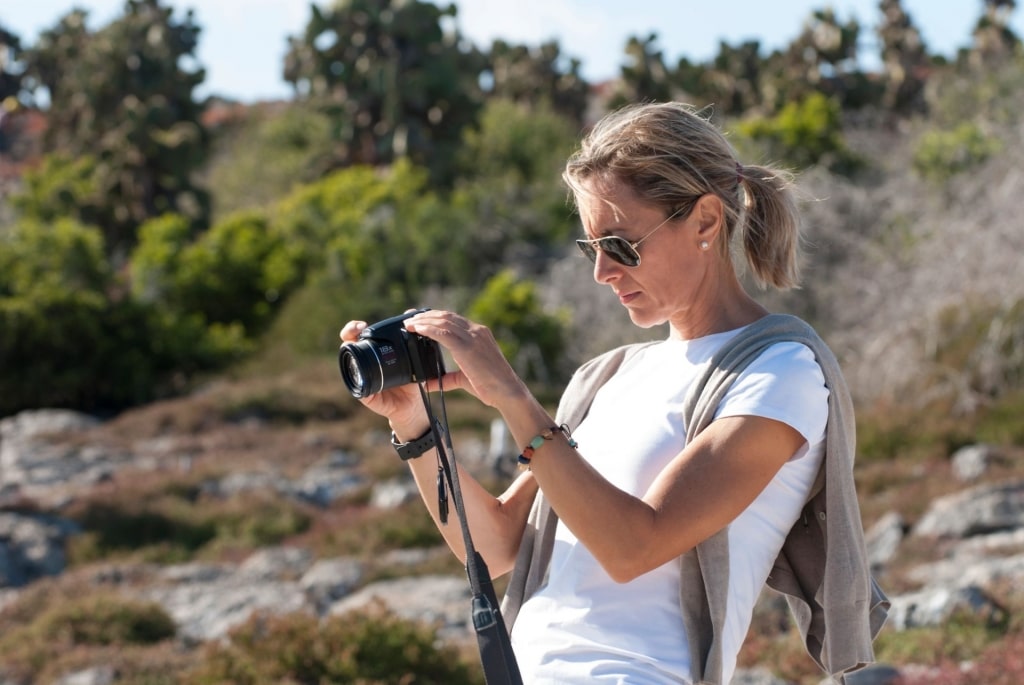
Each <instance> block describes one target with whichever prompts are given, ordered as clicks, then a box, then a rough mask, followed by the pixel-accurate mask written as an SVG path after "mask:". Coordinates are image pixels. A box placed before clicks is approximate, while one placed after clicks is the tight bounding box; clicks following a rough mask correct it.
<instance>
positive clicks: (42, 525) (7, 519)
mask: <svg viewBox="0 0 1024 685" xmlns="http://www.w3.org/2000/svg"><path fill="white" fill-rule="evenodd" d="M77 530H78V528H77V526H75V524H73V523H72V522H70V521H66V520H63V519H57V518H53V517H47V516H39V515H25V514H15V513H5V512H0V587H20V586H22V585H26V584H28V583H30V582H32V581H34V580H37V579H39V578H42V577H44V576H55V575H58V574H60V573H62V572H63V571H64V567H65V564H66V558H65V555H64V543H65V540H66V539H67V537H68V536H69V535H71V534H73V533H74V532H76V531H77Z"/></svg>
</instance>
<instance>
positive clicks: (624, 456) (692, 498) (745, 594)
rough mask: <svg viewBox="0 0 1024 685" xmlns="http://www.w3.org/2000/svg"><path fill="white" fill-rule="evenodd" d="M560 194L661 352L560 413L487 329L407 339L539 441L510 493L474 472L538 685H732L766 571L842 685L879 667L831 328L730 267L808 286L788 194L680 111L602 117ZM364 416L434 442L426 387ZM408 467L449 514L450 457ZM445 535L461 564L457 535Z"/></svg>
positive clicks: (480, 516) (606, 370) (668, 107)
mask: <svg viewBox="0 0 1024 685" xmlns="http://www.w3.org/2000/svg"><path fill="white" fill-rule="evenodd" d="M563 177H564V179H565V181H566V183H567V184H568V186H569V188H570V189H571V191H572V193H573V196H574V199H575V201H576V205H577V208H578V210H579V214H580V218H581V221H582V224H583V228H584V231H585V233H586V237H585V238H583V239H581V240H578V241H577V244H578V246H579V247H580V249H581V250H582V252H583V254H584V255H585V256H586V257H588V258H589V259H590V260H591V261H592V262H593V264H594V270H593V275H594V280H596V281H597V282H598V283H600V284H603V285H606V286H608V287H610V288H611V289H612V290H613V291H614V292H615V294H616V295H617V296H618V298H619V302H620V303H621V304H622V306H623V307H625V308H626V310H627V311H628V312H629V316H630V318H631V320H632V321H633V323H635V324H636V325H637V326H640V327H642V328H648V327H651V326H656V325H659V324H663V323H666V322H667V323H668V329H669V336H668V339H666V340H664V341H660V342H657V343H652V344H645V345H634V346H628V347H625V348H620V349H618V350H614V351H612V352H610V353H608V354H605V355H602V356H601V357H599V358H598V359H596V360H593V361H591V362H589V363H588V364H586V365H584V366H583V367H582V368H581V369H580V370H579V371H578V372H577V373H576V375H575V376H574V378H573V381H572V382H571V383H570V386H569V388H568V389H567V391H566V394H565V396H563V399H562V403H561V404H560V407H559V413H558V416H557V417H556V418H552V417H551V416H550V415H549V414H548V412H547V411H546V410H545V409H544V407H543V406H542V405H541V404H540V402H538V401H537V400H536V399H535V398H534V397H533V396H532V395H531V394H530V392H529V390H528V389H527V387H526V385H525V384H524V383H523V382H522V380H520V379H519V378H518V377H517V376H516V374H515V373H514V372H513V370H512V369H511V368H510V366H509V365H508V363H507V362H506V360H505V359H504V357H503V356H502V354H501V352H500V350H499V348H498V345H497V344H496V342H495V340H494V338H493V336H492V335H491V333H490V331H489V330H488V329H487V328H485V327H484V326H481V325H479V324H476V323H474V322H472V321H469V320H467V319H465V318H463V317H461V316H459V315H458V314H455V313H452V312H445V311H427V312H424V313H420V314H417V315H416V316H414V317H412V318H410V319H409V320H408V321H407V322H406V328H407V329H408V330H409V331H412V332H415V333H418V334H420V335H423V336H425V337H427V338H430V339H432V340H435V341H437V342H438V343H439V344H441V345H443V346H444V347H445V348H447V350H448V351H449V352H450V354H451V357H452V359H453V360H454V361H455V362H456V364H457V365H458V367H459V370H458V371H455V372H451V373H448V374H447V375H446V376H445V378H444V379H443V380H444V387H445V388H461V389H463V390H466V391H468V392H470V393H472V394H473V395H474V396H476V397H477V398H478V399H479V400H480V401H482V402H483V403H485V404H487V405H489V406H491V407H494V408H496V409H497V410H498V411H499V412H500V413H501V415H502V417H503V418H504V420H505V422H506V423H507V424H508V426H509V429H510V431H511V433H512V435H513V436H514V437H515V439H516V441H517V444H519V445H522V446H523V455H521V457H520V462H521V464H522V465H523V466H524V467H526V470H524V472H523V473H522V475H521V476H520V477H519V478H518V479H516V480H515V481H514V482H513V483H512V484H511V486H510V487H509V488H508V490H507V491H506V492H505V493H504V494H502V495H501V496H500V497H497V498H496V497H494V496H493V495H490V494H489V493H488V492H487V491H486V490H485V489H483V488H482V487H481V486H480V485H479V484H478V483H476V482H474V481H473V480H472V479H471V478H470V477H469V475H468V474H463V475H461V476H460V477H461V479H462V484H463V496H464V499H465V506H466V511H467V516H468V519H469V522H470V527H471V530H472V533H473V539H474V541H478V542H477V543H476V544H477V548H478V551H480V553H481V554H482V555H483V557H484V558H485V560H486V562H487V565H488V567H489V568H490V570H491V572H492V573H493V574H494V575H495V576H499V575H501V574H503V573H506V572H509V571H513V569H514V572H513V575H512V578H511V580H510V584H509V591H508V594H507V596H506V599H505V602H504V605H503V612H504V616H505V621H506V623H507V624H508V625H509V627H510V630H511V632H512V641H513V646H514V649H515V652H516V658H517V660H518V662H519V666H520V669H521V671H522V673H523V677H524V681H525V682H527V683H591V682H615V683H703V682H714V683H728V682H729V681H730V679H731V677H732V674H733V671H734V670H735V664H736V657H737V654H738V652H739V649H740V646H741V644H742V641H743V638H744V635H745V633H746V631H747V629H748V627H749V623H750V617H751V612H752V610H753V607H754V603H755V601H756V599H757V596H758V594H759V592H760V590H761V588H762V587H763V586H764V584H765V582H766V580H769V576H771V578H770V581H769V582H772V583H773V584H774V585H776V586H778V587H780V589H782V590H783V591H785V592H788V593H789V594H791V595H794V599H793V601H792V603H791V606H792V607H793V609H794V613H795V614H796V617H797V621H798V624H799V625H800V627H801V630H803V631H804V633H805V635H806V638H807V644H808V649H809V651H810V652H811V654H812V656H813V657H814V658H815V659H816V660H817V661H818V663H819V664H821V665H822V667H823V668H824V669H825V670H826V671H827V672H829V673H832V674H840V673H842V672H844V671H847V670H850V669H853V668H856V667H858V666H860V665H863V664H864V663H867V662H870V661H871V660H872V652H871V640H872V638H873V636H874V634H875V633H876V632H877V630H878V629H879V628H880V627H881V622H882V620H884V607H885V604H884V596H882V595H881V593H880V592H878V591H877V588H875V586H874V584H873V583H872V582H871V580H870V576H869V574H868V572H867V569H866V562H865V558H864V557H865V555H864V545H863V535H862V532H861V530H860V520H859V510H858V508H857V502H856V495H855V493H854V490H853V482H852V472H851V467H852V458H853V431H852V411H851V410H850V408H849V397H848V393H847V390H846V386H845V384H844V383H843V381H842V376H841V374H840V373H839V370H838V366H837V364H836V362H835V359H834V357H832V355H831V353H830V352H829V351H828V348H827V347H826V346H825V345H824V343H822V342H821V340H820V339H819V338H818V337H817V336H816V335H815V334H814V332H813V331H812V330H810V329H809V328H808V327H807V326H806V325H805V324H803V323H802V322H799V321H798V320H796V319H794V318H792V317H780V316H769V315H768V312H767V311H766V310H765V309H764V307H762V306H761V305H760V304H758V303H757V301H756V300H754V299H753V298H752V297H751V296H750V295H749V294H748V293H747V292H746V291H745V289H744V288H743V286H742V285H741V282H740V279H739V278H738V276H737V274H736V271H735V269H734V266H733V255H732V248H733V246H736V249H737V250H741V251H742V256H743V258H745V261H746V263H747V264H748V265H749V268H750V269H751V271H752V273H753V275H754V277H755V278H756V279H757V280H758V281H759V282H760V283H761V284H762V285H767V286H773V287H778V288H788V287H792V286H794V285H795V284H796V282H797V272H798V269H797V260H798V254H797V248H798V243H799V239H798V216H797V211H796V208H795V204H794V201H793V198H792V195H791V190H790V188H789V183H788V179H787V178H786V176H785V175H783V174H782V173H780V172H778V171H775V170H773V169H770V168H766V167H760V166H743V165H741V164H740V163H739V162H738V161H737V159H736V155H735V152H734V151H733V149H732V148H731V146H730V145H729V143H728V142H727V141H726V139H725V138H724V136H723V135H722V134H721V133H720V132H719V131H718V130H717V129H716V128H715V127H714V126H713V125H712V124H711V123H710V122H708V121H707V120H706V119H704V118H703V117H701V116H699V115H697V114H695V113H694V112H693V111H692V110H691V109H690V108H688V107H687V106H685V105H682V104H677V103H666V104H649V105H642V106H635V107H630V108H626V109H623V110H620V111H618V112H615V113H612V114H611V115H609V116H607V117H606V118H605V119H604V120H602V121H601V122H600V123H598V124H597V126H596V127H595V128H594V129H593V131H592V132H591V133H590V134H589V135H588V136H587V138H586V139H585V140H584V142H583V145H582V148H581V149H580V150H579V151H578V152H577V153H576V154H575V155H574V156H573V157H572V158H571V159H570V160H569V162H568V165H567V167H566V169H565V172H564V174H563ZM364 326H365V324H364V323H362V322H350V323H349V324H347V325H346V326H345V328H344V329H343V330H342V334H341V336H342V339H343V340H345V341H351V340H355V339H356V337H357V335H358V333H359V331H360V330H362V328H363V327H364ZM364 401H365V403H366V405H367V406H368V407H370V408H371V409H373V410H374V411H377V412H379V413H380V414H382V415H384V416H386V417H387V418H388V419H389V422H390V424H391V427H392V430H393V431H394V436H393V439H394V440H395V441H396V442H397V443H412V444H417V443H416V442H415V441H416V440H417V439H418V438H420V437H421V436H423V435H424V434H426V433H427V432H428V421H427V416H426V414H425V410H424V408H423V406H422V402H421V399H420V396H419V393H418V390H417V389H416V387H415V386H404V387H400V388H396V389H392V390H389V391H386V392H383V393H380V394H379V395H374V396H371V397H369V398H367V399H365V400H364ZM563 423H564V424H566V425H565V426H564V428H563V427H562V424H563ZM826 436H827V437H828V440H827V441H826ZM826 445H827V450H826ZM826 452H827V456H826ZM410 466H411V468H412V472H413V475H414V477H415V479H416V481H417V483H418V484H419V486H420V490H421V492H422V493H423V496H424V501H425V502H426V504H427V506H428V508H429V509H430V510H431V513H432V514H433V516H434V517H435V520H437V516H438V513H437V502H436V487H435V477H436V465H435V463H434V460H433V459H430V458H428V459H412V460H410ZM460 473H462V472H460ZM805 505H806V506H805ZM826 507H827V511H828V515H827V516H826ZM441 531H442V533H443V534H444V535H445V538H446V540H447V541H448V544H449V545H450V546H451V548H452V549H453V551H454V552H455V553H456V554H457V555H459V557H460V558H463V559H464V558H465V554H464V547H463V543H462V540H461V537H460V535H459V531H458V527H457V526H442V527H441Z"/></svg>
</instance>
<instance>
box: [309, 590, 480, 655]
mask: <svg viewBox="0 0 1024 685" xmlns="http://www.w3.org/2000/svg"><path fill="white" fill-rule="evenodd" d="M470 597H471V595H470V591H469V582H468V581H467V580H466V579H465V578H456V577H453V576H438V575H433V576H415V577H408V578H396V579H393V580H382V581H380V582H377V583H371V584H370V585H367V586H366V587H364V588H362V589H361V590H359V591H358V592H356V593H354V594H352V595H350V596H348V597H346V598H344V599H342V600H340V601H338V602H335V603H334V604H333V605H331V608H330V610H329V611H328V614H329V615H331V616H337V615H340V614H344V613H346V612H348V611H352V610H355V609H363V608H366V607H368V606H371V605H373V604H377V603H381V604H383V605H384V606H386V607H388V608H389V609H390V610H391V611H393V612H394V613H395V614H396V615H398V616H401V617H402V618H405V619H407V620H411V621H423V622H425V623H428V624H432V625H435V626H436V627H437V630H438V636H439V637H440V638H441V639H451V640H464V639H466V638H467V637H469V636H470V635H471V634H472V628H471V627H470V625H469V613H470Z"/></svg>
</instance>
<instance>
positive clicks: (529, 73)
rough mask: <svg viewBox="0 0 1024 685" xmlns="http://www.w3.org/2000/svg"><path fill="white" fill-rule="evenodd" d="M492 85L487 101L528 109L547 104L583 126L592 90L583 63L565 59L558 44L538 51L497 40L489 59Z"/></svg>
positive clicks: (576, 124)
mask: <svg viewBox="0 0 1024 685" xmlns="http://www.w3.org/2000/svg"><path fill="white" fill-rule="evenodd" d="M487 61H488V63H489V67H488V72H489V76H490V78H491V81H492V84H491V87H490V89H489V90H488V92H487V100H488V101H491V100H507V101H510V102H515V103H516V104H518V105H521V106H525V107H533V106H535V105H536V104H537V103H546V104H547V105H548V106H550V108H551V109H553V110H554V111H556V112H558V113H559V114H560V115H562V116H564V117H565V118H566V119H568V120H569V121H571V122H573V125H574V127H575V128H580V127H582V126H583V115H584V113H585V112H586V109H587V99H588V91H589V87H588V85H587V82H586V81H584V80H583V77H582V76H581V75H580V62H579V60H577V59H566V57H565V56H564V55H563V54H562V51H561V48H560V47H559V46H558V42H557V41H554V40H552V41H548V42H546V43H543V44H541V45H540V46H539V47H535V48H531V47H529V46H526V45H510V44H509V43H506V42H505V41H503V40H495V41H494V43H493V44H492V45H491V49H490V51H489V53H488V55H487Z"/></svg>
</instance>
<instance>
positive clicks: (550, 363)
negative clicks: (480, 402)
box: [468, 270, 567, 383]
mask: <svg viewBox="0 0 1024 685" xmlns="http://www.w3.org/2000/svg"><path fill="white" fill-rule="evenodd" d="M468 315H469V317H470V318H472V319H475V320H477V321H479V322H480V323H483V324H485V325H487V326H489V327H490V328H491V331H492V332H493V333H494V336H495V337H496V338H497V339H498V344H499V345H500V346H501V351H502V352H503V353H504V355H505V357H506V359H508V360H509V361H510V362H511V363H512V366H513V367H515V368H516V370H517V371H518V372H519V374H520V375H522V376H523V378H525V379H527V380H539V381H544V382H548V383H550V382H552V381H553V380H562V379H561V378H560V372H561V370H562V367H563V366H564V360H563V357H564V353H565V343H564V339H563V335H564V334H563V330H564V326H565V319H566V318H567V317H565V316H564V315H559V314H549V313H547V312H545V311H544V310H543V308H542V305H541V302H540V298H539V296H538V294H537V288H536V286H535V285H534V284H533V283H532V282H529V281H517V280H516V277H515V274H513V273H512V271H510V270H505V271H502V272H501V273H499V274H498V275H496V276H495V277H494V278H492V279H491V280H490V281H488V282H487V285H486V286H485V287H484V289H483V292H481V293H480V295H479V296H478V297H477V298H476V300H474V301H473V304H472V305H471V306H470V308H469V311H468Z"/></svg>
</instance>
